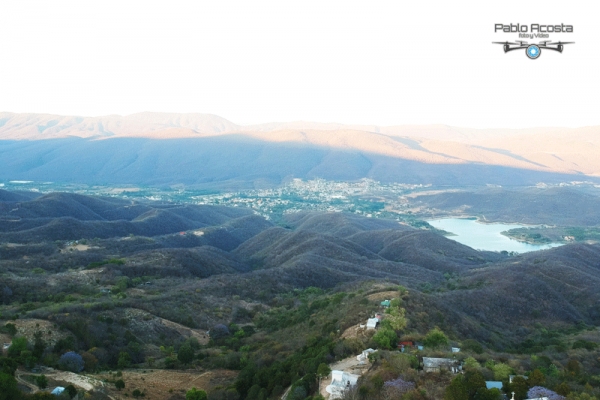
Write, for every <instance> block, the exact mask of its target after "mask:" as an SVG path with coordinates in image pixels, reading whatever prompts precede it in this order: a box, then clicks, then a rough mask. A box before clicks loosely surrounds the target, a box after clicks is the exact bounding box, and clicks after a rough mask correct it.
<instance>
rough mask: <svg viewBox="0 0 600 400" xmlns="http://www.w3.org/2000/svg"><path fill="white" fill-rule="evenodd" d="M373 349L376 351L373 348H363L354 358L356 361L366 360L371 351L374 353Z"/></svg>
mask: <svg viewBox="0 0 600 400" xmlns="http://www.w3.org/2000/svg"><path fill="white" fill-rule="evenodd" d="M375 351H376V350H373V349H366V350H363V352H362V353H360V354H359V355H357V356H356V359H357V360H358V361H365V360H367V359H368V358H369V354H371V353H375Z"/></svg>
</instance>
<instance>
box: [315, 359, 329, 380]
mask: <svg viewBox="0 0 600 400" xmlns="http://www.w3.org/2000/svg"><path fill="white" fill-rule="evenodd" d="M330 373H331V368H329V365H327V364H325V363H321V364H319V366H318V367H317V376H318V377H319V378H321V379H322V378H326V377H328V376H329V374H330Z"/></svg>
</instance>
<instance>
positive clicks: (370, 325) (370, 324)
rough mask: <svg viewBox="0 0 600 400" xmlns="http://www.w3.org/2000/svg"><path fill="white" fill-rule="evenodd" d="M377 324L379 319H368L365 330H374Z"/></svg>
mask: <svg viewBox="0 0 600 400" xmlns="http://www.w3.org/2000/svg"><path fill="white" fill-rule="evenodd" d="M378 323H379V318H369V319H368V320H367V329H375V328H376V327H377V324H378Z"/></svg>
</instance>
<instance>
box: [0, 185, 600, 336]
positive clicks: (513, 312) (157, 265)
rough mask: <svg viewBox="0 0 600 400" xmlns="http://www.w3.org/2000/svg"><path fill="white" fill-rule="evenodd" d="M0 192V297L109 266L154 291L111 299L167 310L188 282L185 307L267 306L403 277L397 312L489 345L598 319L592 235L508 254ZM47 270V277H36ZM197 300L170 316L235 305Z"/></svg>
mask: <svg viewBox="0 0 600 400" xmlns="http://www.w3.org/2000/svg"><path fill="white" fill-rule="evenodd" d="M3 198H5V199H10V200H2V201H0V210H2V212H1V215H0V218H3V223H2V224H0V227H1V229H2V233H0V267H1V268H2V269H3V270H4V271H6V272H7V273H6V274H5V275H3V285H4V286H6V287H8V288H9V289H10V296H11V297H12V298H13V299H29V300H28V301H31V302H36V301H37V302H39V301H42V300H41V299H43V298H44V297H45V296H47V295H49V294H50V293H51V292H52V291H54V290H56V288H57V287H62V286H64V285H71V286H70V287H72V290H73V291H74V292H75V293H94V292H95V291H97V290H98V288H99V287H102V285H105V284H108V283H109V282H113V284H114V282H115V281H118V280H119V279H121V278H122V277H125V278H127V279H130V280H132V279H137V278H139V280H140V281H141V282H143V281H144V280H150V281H151V282H150V283H152V285H151V286H150V287H149V288H146V289H145V291H148V290H150V292H151V293H155V298H153V299H154V300H151V301H149V302H145V303H140V302H139V301H138V300H137V298H136V297H135V296H134V297H133V298H132V299H131V300H127V301H125V302H124V303H123V305H124V306H127V307H134V306H135V307H138V308H139V307H142V308H143V309H144V310H145V311H146V312H151V313H154V314H158V315H161V316H163V317H164V318H175V316H174V315H179V316H181V315H183V314H181V313H175V314H173V312H174V310H171V309H170V308H168V307H167V304H171V303H172V302H173V301H175V300H176V299H179V296H181V295H184V296H185V293H188V294H190V293H200V294H199V295H198V296H197V297H198V298H197V299H196V300H195V301H196V302H197V306H198V307H203V306H202V304H216V303H219V302H223V303H227V302H230V299H231V296H234V295H235V296H238V297H240V298H242V299H246V300H245V301H246V302H258V303H265V304H268V302H269V299H273V298H275V297H277V296H280V295H282V294H283V293H288V292H289V291H293V290H297V289H304V288H307V287H310V286H314V287H319V288H339V287H344V286H345V287H349V288H351V287H352V285H356V284H358V283H360V282H365V281H368V280H369V281H379V282H382V283H386V284H401V285H404V286H406V287H409V288H410V289H411V291H412V292H413V293H414V294H413V296H411V298H412V299H414V301H415V302H416V303H413V304H412V305H410V304H407V309H408V308H410V307H413V309H412V310H409V313H413V312H414V313H426V314H428V315H430V319H427V318H425V319H423V318H424V317H422V316H421V317H419V319H418V321H421V322H423V323H426V324H436V325H439V326H443V327H444V330H445V331H449V332H455V333H456V334H457V335H461V336H463V337H472V338H476V339H477V340H480V341H482V342H483V343H487V344H488V345H490V346H496V347H499V348H502V347H503V346H507V345H510V343H512V344H513V345H515V346H517V345H519V343H520V342H521V341H522V340H524V338H525V337H526V336H527V334H528V333H527V332H528V329H529V327H531V325H532V324H533V323H535V322H537V323H542V324H544V325H546V326H554V327H560V326H565V325H568V324H574V323H577V322H578V321H579V322H583V323H587V324H595V325H597V324H599V323H600V308H599V307H598V304H599V302H600V293H598V291H597V290H596V288H597V287H598V284H600V261H599V260H600V246H598V245H586V244H571V245H565V246H561V247H559V248H554V249H551V250H545V251H538V252H532V253H527V254H524V255H518V256H512V257H510V256H508V255H503V254H499V253H491V252H480V251H476V250H473V249H471V248H469V247H467V246H464V245H461V244H459V243H457V242H454V241H453V240H450V239H447V238H445V237H443V236H441V235H438V234H436V233H433V232H429V231H424V230H418V229H413V228H410V227H408V226H406V225H400V224H398V223H397V222H395V221H384V220H374V219H369V218H363V217H358V216H356V215H347V214H336V213H334V214H332V213H298V214H289V215H287V217H286V218H287V219H286V220H285V221H284V222H285V225H286V227H285V228H284V227H281V226H274V225H273V224H272V223H270V222H269V221H266V220H264V219H263V218H261V217H259V216H256V215H252V214H251V213H250V212H249V211H247V210H244V209H238V208H225V207H212V206H189V205H188V206H184V205H174V204H165V203H157V202H149V201H148V202H143V203H142V202H140V203H138V204H131V202H130V201H123V200H118V199H114V198H101V197H88V196H81V195H74V194H64V193H52V194H48V195H44V196H39V197H34V198H31V199H30V200H25V201H18V202H17V201H15V199H17V198H18V199H21V200H23V198H22V197H19V196H18V195H13V194H10V193H4V194H3ZM130 206H133V207H132V209H129V208H128V207H130ZM130 208H131V207H130ZM11 214H14V215H11ZM8 217H10V218H12V219H11V220H8V219H5V218H8ZM5 221H6V222H5ZM11 224H17V225H16V226H12V225H11ZM19 227H21V228H19ZM131 233H134V235H133V236H131V235H130V234H131ZM75 241H77V242H75ZM24 257H25V259H24ZM24 260H26V261H24ZM115 260H116V261H115ZM34 270H35V271H37V272H35V273H33V274H32V272H31V271H34ZM86 271H87V272H86ZM23 276H27V277H28V278H27V279H25V280H24V279H22V277H23ZM92 277H93V279H92ZM49 278H50V279H51V282H53V283H52V285H50V286H46V285H45V283H44V284H42V283H43V282H46V281H48V279H49ZM33 288H37V289H36V290H33ZM158 288H160V290H158ZM136 290H137V289H136ZM143 291H144V290H142V292H143ZM5 292H6V293H9V292H7V291H5ZM138 292H139V291H138ZM138 292H134V293H138ZM36 299H37V300H36ZM161 299H162V300H161ZM474 299H476V301H474ZM207 302H208V303H207ZM40 304H42V303H40ZM195 304H196V303H195ZM194 307H196V306H194ZM211 307H212V308H211ZM211 307H209V308H203V310H204V311H201V312H200V311H198V313H197V314H193V315H197V317H195V316H192V314H187V313H184V314H185V315H190V318H191V321H195V319H196V318H197V320H196V322H194V323H195V324H199V325H200V326H202V327H204V328H205V329H206V328H209V327H210V326H211V324H215V323H218V322H219V321H222V320H223V319H227V318H230V316H227V315H229V314H227V313H228V312H230V313H232V312H234V311H235V310H234V309H233V308H231V309H229V311H223V310H221V309H220V308H219V307H217V308H214V306H211ZM69 309H72V311H71V312H75V313H77V311H76V310H77V307H71V308H69ZM211 310H213V311H211ZM214 310H217V311H214ZM175 311H176V310H175ZM238 311H239V310H238ZM238 311H235V312H238ZM239 312H241V311H239ZM35 313H36V314H35V315H38V316H39V315H43V312H42V311H35ZM224 313H225V314H224ZM226 314H227V315H226ZM409 315H410V314H409ZM81 317H82V318H85V316H84V314H82V316H81ZM181 318H183V317H181ZM186 318H187V317H186ZM515 326H519V327H520V331H519V332H516V331H515V330H514V327H515Z"/></svg>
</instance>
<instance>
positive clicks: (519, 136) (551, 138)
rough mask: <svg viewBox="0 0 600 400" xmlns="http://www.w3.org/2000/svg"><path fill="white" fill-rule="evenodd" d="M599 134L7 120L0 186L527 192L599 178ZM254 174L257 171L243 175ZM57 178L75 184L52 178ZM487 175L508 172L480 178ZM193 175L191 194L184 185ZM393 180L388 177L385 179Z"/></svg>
mask: <svg viewBox="0 0 600 400" xmlns="http://www.w3.org/2000/svg"><path fill="white" fill-rule="evenodd" d="M599 133H600V127H585V128H573V129H567V128H564V129H563V128H535V129H520V130H510V129H489V130H486V129H468V128H456V127H449V126H444V125H431V126H391V127H379V126H375V125H372V126H371V125H344V124H335V123H316V122H290V123H267V124H260V125H251V126H241V125H238V124H235V123H233V122H230V121H228V120H226V119H224V118H221V117H219V116H216V115H212V114H174V113H139V114H133V115H128V116H116V115H109V116H103V117H73V116H58V115H49V114H13V113H6V112H4V113H0V179H34V180H36V179H45V180H53V181H74V182H86V183H102V182H105V183H112V182H111V181H110V180H108V179H114V183H123V182H127V183H146V184H163V183H167V184H173V183H185V184H217V186H218V183H222V182H227V184H230V183H232V182H231V181H232V180H233V181H235V180H238V181H239V182H238V183H241V184H246V185H247V186H248V183H249V182H250V184H249V186H254V185H255V182H259V181H261V180H262V181H264V182H266V183H267V184H268V185H274V184H275V185H276V184H279V183H281V181H282V180H283V179H285V178H286V177H287V178H289V177H300V178H310V177H324V178H325V177H327V176H328V177H329V178H333V179H340V180H353V179H360V178H363V177H370V178H374V179H378V180H382V181H386V180H396V181H399V180H401V179H402V180H404V181H406V176H415V177H416V179H414V180H416V181H419V182H423V181H424V180H425V179H426V178H427V177H430V179H431V180H436V179H437V180H440V181H442V182H444V181H447V182H448V183H450V184H485V183H499V184H507V183H509V182H510V179H504V180H503V179H500V180H498V181H493V179H490V175H491V176H492V177H493V175H498V174H500V175H502V174H505V175H506V174H508V175H513V174H514V175H516V176H517V177H516V178H515V180H516V182H514V183H515V184H519V182H518V181H519V179H520V178H519V176H523V175H527V177H526V178H524V181H526V182H527V183H528V184H531V183H536V182H538V181H540V180H548V179H550V180H553V179H552V178H549V177H548V176H546V175H544V174H564V175H565V177H560V179H559V180H575V179H577V180H578V179H581V178H586V177H598V178H600V158H599V157H597V155H598V154H600V135H599ZM241 161H244V162H243V163H242V162H241ZM411 163H414V165H410V164H411ZM252 164H258V168H257V169H256V170H252V168H254V165H252ZM174 167H175V168H174ZM439 167H443V168H444V170H447V171H449V174H450V175H451V177H447V175H448V172H444V171H441V170H439ZM465 167H466V168H465ZM61 168H64V169H66V170H67V171H72V170H77V171H79V172H80V173H81V174H82V176H81V177H80V178H77V177H73V176H69V175H70V174H69V173H68V172H67V173H63V172H58V173H56V172H55V171H57V170H60V169H61ZM496 168H500V169H509V170H507V171H504V172H499V171H495V170H492V171H490V170H489V169H496ZM149 169H157V172H156V173H153V174H152V175H153V177H152V178H150V177H147V176H145V175H147V171H148V170H149ZM190 169H191V171H192V173H191V175H192V176H194V177H195V179H194V181H193V182H190V179H189V178H188V179H185V178H186V175H187V172H186V171H187V170H190ZM182 170H183V171H182ZM421 170H423V171H421ZM390 171H391V175H392V176H391V177H389V176H385V175H386V174H388V175H389V174H390ZM403 171H404V172H403ZM406 171H409V172H408V173H407V172H406ZM516 171H524V172H516ZM249 172H250V173H249ZM282 172H283V173H282ZM540 174H541V175H540ZM161 175H162V177H160V176H161ZM245 175H250V176H245ZM393 175H398V179H395V178H394V177H393ZM463 176H467V177H471V178H472V179H466V180H465V179H463ZM569 176H570V177H569ZM179 178H184V179H182V180H181V181H178V179H179ZM557 179H558V177H557ZM410 181H411V182H412V181H413V180H410ZM500 181H502V182H500ZM425 182H426V181H425ZM426 183H434V182H426Z"/></svg>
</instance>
